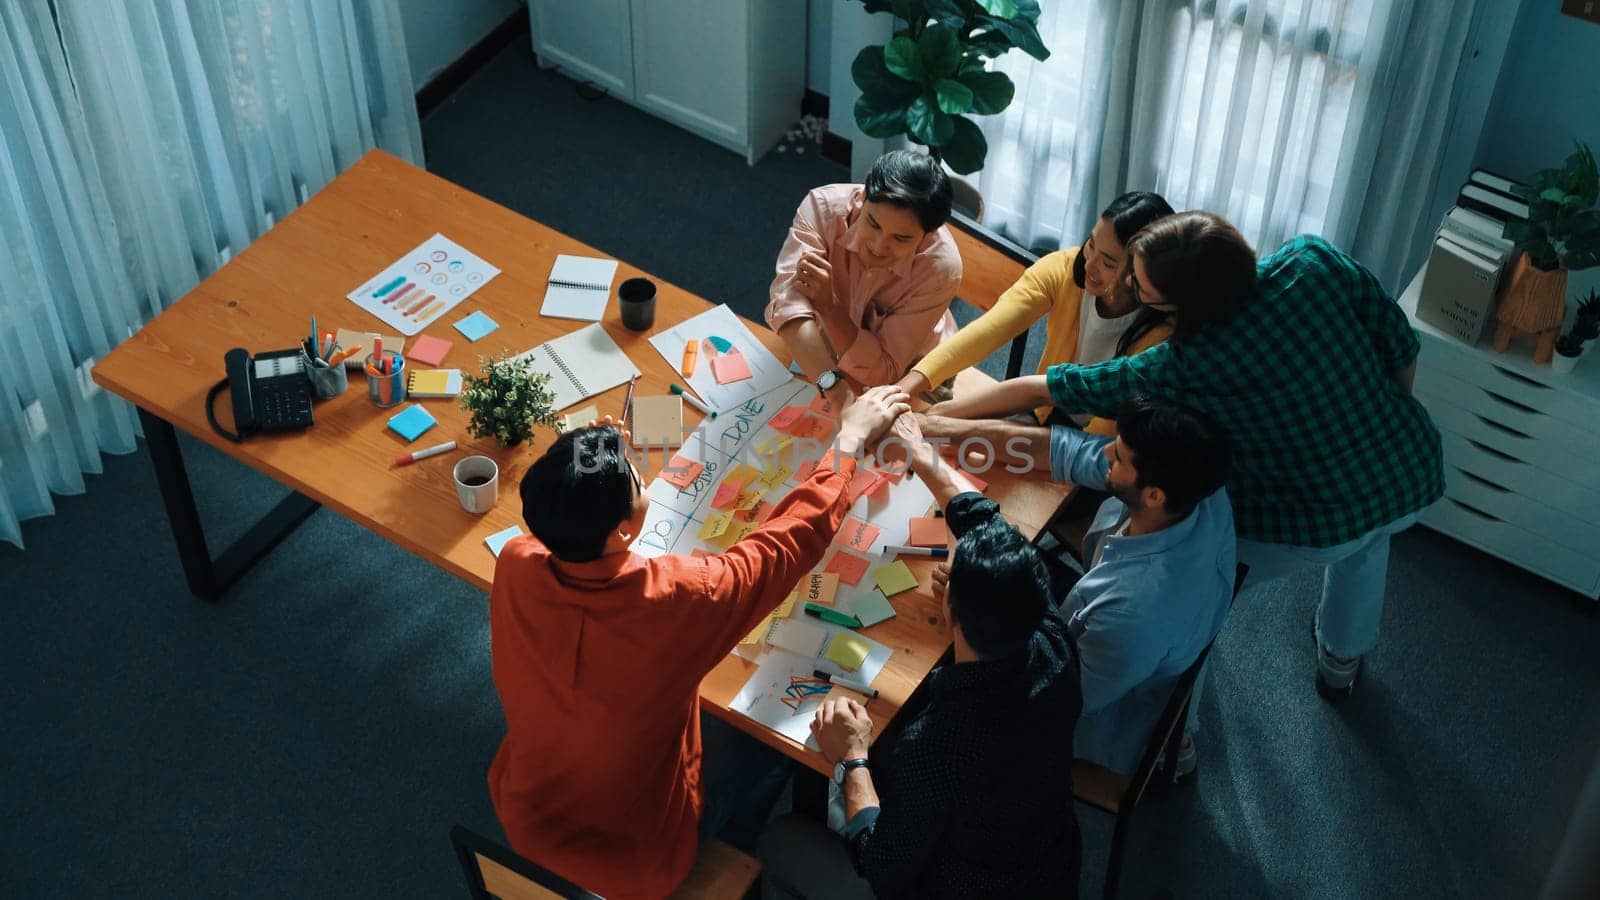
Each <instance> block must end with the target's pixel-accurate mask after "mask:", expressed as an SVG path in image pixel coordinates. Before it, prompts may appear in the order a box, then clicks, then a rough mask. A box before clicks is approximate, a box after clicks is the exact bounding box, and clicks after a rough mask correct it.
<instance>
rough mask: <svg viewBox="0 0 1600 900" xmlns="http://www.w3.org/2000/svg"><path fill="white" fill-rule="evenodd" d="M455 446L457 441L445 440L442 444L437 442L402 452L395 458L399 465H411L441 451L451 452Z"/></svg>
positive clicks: (396, 463)
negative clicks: (419, 448) (422, 447)
mask: <svg viewBox="0 0 1600 900" xmlns="http://www.w3.org/2000/svg"><path fill="white" fill-rule="evenodd" d="M455 448H456V442H455V441H445V442H444V443H442V444H435V445H434V446H432V447H428V448H426V449H423V450H413V451H412V452H410V453H402V454H400V455H399V456H396V457H395V458H394V464H395V465H397V466H409V465H411V464H412V463H414V462H416V461H417V460H419V459H427V458H428V457H430V456H438V455H439V454H441V453H449V452H450V451H451V450H454V449H455Z"/></svg>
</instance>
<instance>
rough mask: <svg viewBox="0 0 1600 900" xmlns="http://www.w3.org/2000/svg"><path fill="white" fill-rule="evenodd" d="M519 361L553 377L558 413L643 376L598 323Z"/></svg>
mask: <svg viewBox="0 0 1600 900" xmlns="http://www.w3.org/2000/svg"><path fill="white" fill-rule="evenodd" d="M517 359H528V360H532V362H533V370H534V371H535V372H543V373H545V374H547V375H549V376H550V390H551V391H552V392H553V393H554V394H555V395H556V399H555V402H554V403H552V404H551V408H552V409H558V410H559V409H566V408H567V407H569V406H571V405H573V404H574V403H580V402H582V401H584V400H587V399H589V398H590V397H593V396H594V395H595V394H598V393H600V392H601V391H607V390H610V389H611V388H614V387H616V386H617V385H619V384H623V383H625V382H627V380H628V379H630V378H632V377H633V376H635V375H637V374H639V367H638V366H635V365H634V364H633V360H631V359H629V358H628V354H626V353H623V352H622V348H621V347H618V346H617V342H616V341H614V340H612V339H611V335H609V334H606V330H605V329H604V328H601V327H600V325H599V324H598V323H596V324H594V325H585V326H584V327H582V328H579V329H578V330H577V331H574V332H572V333H571V334H566V335H562V336H561V337H558V338H556V339H555V340H553V341H546V342H544V343H543V344H540V345H539V346H537V347H535V348H533V349H532V350H529V351H527V352H525V353H519V354H517Z"/></svg>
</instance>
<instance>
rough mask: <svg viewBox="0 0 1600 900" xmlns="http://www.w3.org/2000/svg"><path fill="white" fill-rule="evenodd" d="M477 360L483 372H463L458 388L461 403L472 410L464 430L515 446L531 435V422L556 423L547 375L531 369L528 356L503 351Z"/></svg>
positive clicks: (552, 397)
mask: <svg viewBox="0 0 1600 900" xmlns="http://www.w3.org/2000/svg"><path fill="white" fill-rule="evenodd" d="M479 363H480V364H481V365H482V367H483V374H482V375H481V376H480V375H473V374H470V373H469V374H467V376H466V377H465V379H464V384H463V385H462V388H461V406H462V408H463V409H465V410H467V411H468V412H470V413H472V421H471V422H469V423H468V424H467V430H468V431H470V432H471V433H472V436H473V437H490V436H493V437H494V439H495V440H497V441H499V442H500V445H501V446H502V447H515V446H517V445H518V444H520V443H522V442H523V441H525V440H527V439H528V438H530V437H532V436H533V428H534V426H535V425H543V426H545V427H547V428H555V427H556V423H557V417H556V411H555V410H554V409H552V408H551V404H552V403H554V402H555V399H556V395H555V392H553V391H551V390H550V376H549V375H547V374H545V373H543V372H535V371H534V370H533V362H532V361H531V360H528V359H520V358H517V357H514V356H511V355H510V354H509V353H508V352H504V351H503V352H501V354H500V358H499V359H495V358H494V357H491V356H483V357H479Z"/></svg>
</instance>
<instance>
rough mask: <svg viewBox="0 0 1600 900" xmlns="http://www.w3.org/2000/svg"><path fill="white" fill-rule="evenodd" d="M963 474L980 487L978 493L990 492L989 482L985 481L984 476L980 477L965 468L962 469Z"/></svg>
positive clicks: (976, 486) (975, 485) (973, 484)
mask: <svg viewBox="0 0 1600 900" xmlns="http://www.w3.org/2000/svg"><path fill="white" fill-rule="evenodd" d="M961 474H962V475H965V476H966V477H967V480H968V481H970V482H972V486H973V487H975V488H977V489H978V493H980V494H983V493H987V492H988V490H989V482H987V481H984V480H983V479H982V478H979V477H978V476H976V475H974V474H972V473H971V472H968V471H966V470H965V469H963V470H961Z"/></svg>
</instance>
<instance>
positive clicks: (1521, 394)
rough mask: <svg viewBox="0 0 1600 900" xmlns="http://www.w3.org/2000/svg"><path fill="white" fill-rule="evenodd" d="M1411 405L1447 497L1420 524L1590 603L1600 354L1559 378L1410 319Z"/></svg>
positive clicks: (1599, 548)
mask: <svg viewBox="0 0 1600 900" xmlns="http://www.w3.org/2000/svg"><path fill="white" fill-rule="evenodd" d="M1421 286H1422V273H1418V275H1417V277H1416V278H1415V279H1413V280H1412V282H1411V285H1410V286H1409V287H1407V288H1406V292H1405V294H1403V295H1402V296H1401V298H1400V305H1401V306H1402V307H1404V309H1405V311H1406V315H1408V316H1410V317H1411V325H1412V327H1413V328H1415V329H1416V330H1417V337H1418V338H1419V339H1421V341H1422V353H1421V355H1420V356H1419V357H1418V360H1417V381H1416V395H1417V399H1419V400H1421V401H1422V404H1423V405H1424V406H1426V407H1427V408H1428V413H1429V415H1431V416H1432V417H1433V423H1434V425H1436V426H1438V428H1439V431H1440V434H1441V436H1442V437H1443V441H1444V478H1445V490H1444V499H1442V500H1440V501H1439V502H1438V503H1435V504H1434V505H1433V506H1431V507H1429V508H1428V509H1426V510H1425V511H1423V514H1422V517H1421V520H1422V522H1423V523H1424V524H1426V525H1428V526H1429V527H1431V528H1433V529H1434V530H1436V531H1441V532H1443V533H1445V534H1448V535H1450V536H1451V537H1454V538H1456V539H1457V540H1460V541H1462V542H1464V543H1468V544H1471V545H1473V546H1474V547H1477V548H1479V549H1481V550H1485V551H1487V552H1489V553H1492V554H1494V555H1496V556H1498V557H1500V558H1502V559H1504V560H1506V561H1507V562H1510V563H1514V564H1516V565H1518V566H1521V567H1522V568H1524V569H1527V570H1528V571H1530V572H1533V573H1535V574H1537V575H1541V576H1543V577H1545V578H1548V579H1550V580H1551V581H1554V582H1556V583H1557V584H1562V585H1565V586H1567V587H1569V588H1572V589H1573V590H1575V591H1578V592H1579V593H1581V594H1584V595H1585V596H1588V597H1595V596H1596V595H1597V594H1600V359H1588V360H1583V361H1581V362H1580V363H1579V364H1578V367H1577V369H1575V370H1574V371H1573V372H1571V373H1569V374H1566V375H1558V374H1556V373H1555V372H1553V371H1552V370H1551V368H1550V367H1549V366H1538V365H1534V364H1533V361H1532V360H1531V359H1530V358H1529V352H1528V348H1527V347H1526V346H1524V345H1521V344H1513V345H1512V347H1511V349H1510V350H1508V351H1507V352H1506V353H1504V354H1499V353H1495V352H1494V350H1493V349H1492V348H1491V347H1490V346H1489V344H1488V342H1487V341H1484V342H1480V343H1479V344H1478V345H1476V346H1471V347H1469V346H1467V345H1466V344H1463V343H1461V342H1460V341H1459V340H1457V339H1455V338H1454V337H1451V336H1449V335H1447V334H1445V333H1444V332H1441V331H1440V330H1438V329H1437V328H1434V327H1433V326H1432V325H1429V324H1427V323H1426V322H1422V321H1419V320H1418V319H1417V317H1416V311H1417V296H1418V295H1419V294H1420V293H1421Z"/></svg>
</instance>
